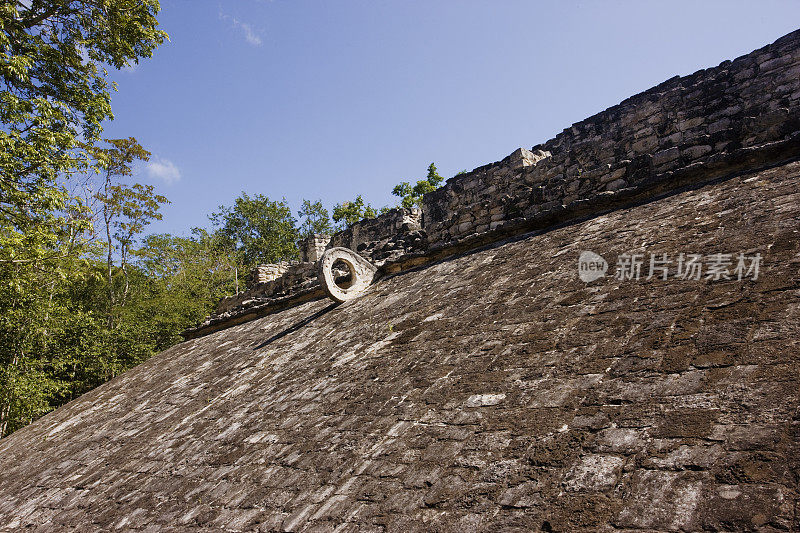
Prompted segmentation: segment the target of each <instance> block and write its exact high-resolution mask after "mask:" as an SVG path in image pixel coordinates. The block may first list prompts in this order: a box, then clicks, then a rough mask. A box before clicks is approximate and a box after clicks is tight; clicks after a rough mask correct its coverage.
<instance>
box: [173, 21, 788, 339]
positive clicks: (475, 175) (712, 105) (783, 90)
mask: <svg viewBox="0 0 800 533" xmlns="http://www.w3.org/2000/svg"><path fill="white" fill-rule="evenodd" d="M798 155H800V30H798V31H795V32H792V33H790V34H788V35H786V36H784V37H782V38H780V39H778V40H777V41H775V42H774V43H772V44H770V45H768V46H765V47H763V48H761V49H759V50H756V51H754V52H752V53H750V54H747V55H744V56H742V57H739V58H737V59H735V60H733V61H724V62H723V63H721V64H720V65H719V66H717V67H714V68H709V69H704V70H700V71H697V72H695V73H694V74H691V75H689V76H683V77H677V76H676V77H674V78H671V79H669V80H667V81H665V82H664V83H661V84H660V85H658V86H656V87H653V88H652V89H649V90H647V91H644V92H642V93H640V94H638V95H635V96H633V97H631V98H628V99H627V100H625V101H623V102H622V103H620V104H618V105H616V106H613V107H611V108H609V109H607V110H605V111H602V112H600V113H598V114H596V115H594V116H592V117H590V118H587V119H585V120H583V121H581V122H578V123H576V124H573V125H572V126H571V127H569V128H567V129H565V130H564V131H563V132H562V133H560V134H558V135H557V136H556V137H555V138H553V139H551V140H549V141H547V142H545V143H544V144H540V145H537V146H534V147H532V148H531V150H527V149H524V148H520V149H518V150H516V151H515V152H513V153H512V154H511V155H509V156H508V157H506V158H505V159H503V160H502V161H498V162H495V163H492V164H489V165H485V166H482V167H478V168H476V169H474V170H473V171H471V172H468V173H465V174H461V175H458V176H456V177H454V178H451V179H449V180H447V182H446V184H445V185H444V186H443V187H441V188H439V189H437V190H436V191H433V192H431V193H428V194H426V195H425V196H424V197H423V199H422V208H421V211H420V210H419V209H411V210H409V209H403V208H396V209H392V210H390V211H389V212H387V213H384V214H382V215H380V216H378V217H376V218H372V219H366V220H362V221H360V222H358V223H356V224H353V225H352V226H350V227H349V228H347V229H346V230H344V231H341V232H338V233H336V234H335V235H333V236H332V238H330V239H329V241H328V244H327V246H328V247H334V246H343V247H346V248H350V249H352V250H354V251H356V252H358V253H359V254H361V255H362V256H363V257H364V258H365V259H367V260H369V261H371V262H372V263H373V264H375V265H376V266H378V267H379V268H380V272H382V273H394V272H398V271H401V270H405V269H407V268H411V267H415V266H418V265H420V264H423V263H425V262H429V261H433V260H437V259H440V258H442V257H444V256H447V255H452V254H454V253H459V252H463V251H465V250H468V249H472V248H475V247H478V246H481V245H484V244H487V243H490V242H494V241H498V240H501V239H503V238H507V237H508V236H511V235H515V234H520V233H525V232H530V231H537V230H543V229H546V228H551V227H554V226H556V225H559V224H563V223H566V222H569V221H574V220H580V219H583V218H587V217H590V216H596V215H598V214H601V213H604V212H608V211H611V210H614V209H618V208H621V207H624V206H628V205H632V204H636V203H641V202H643V201H648V200H652V199H654V198H657V197H658V196H660V195H664V194H668V193H672V192H676V191H680V190H683V189H686V188H690V187H697V186H700V185H703V184H705V183H708V182H710V181H713V180H716V179H722V178H725V177H731V176H733V175H735V174H736V172H739V171H744V170H752V169H754V168H759V167H766V166H770V165H773V164H776V163H778V162H781V161H786V160H789V159H792V158H795V157H797V156H798ZM310 239H311V240H313V242H311V241H308V242H306V243H301V246H300V248H301V250H303V254H302V258H301V259H302V260H303V261H301V262H299V263H296V264H293V265H290V266H288V268H287V269H286V273H285V274H283V276H282V277H280V278H278V279H276V280H273V281H270V282H268V283H259V284H256V285H254V286H251V287H250V288H249V289H248V290H247V291H246V292H245V293H242V294H239V295H236V296H233V297H230V298H226V299H224V300H223V301H222V302H221V303H220V306H219V308H218V309H217V313H216V314H215V315H212V316H211V317H209V318H208V319H207V320H206V321H205V322H204V323H203V324H202V325H201V326H199V327H198V328H195V329H194V330H190V331H188V332H186V333H185V336H187V338H191V337H195V336H198V335H202V334H205V333H207V332H211V331H214V330H216V329H221V328H222V327H227V325H233V324H235V323H238V322H240V321H241V320H242V319H243V318H242V317H246V316H250V317H252V318H256V317H258V316H263V315H264V314H267V313H269V312H270V310H271V309H274V310H279V309H282V308H284V306H286V305H290V304H291V301H292V299H293V298H297V299H298V301H301V300H305V299H308V298H316V297H322V296H323V291H322V289H321V287H320V285H319V283H318V282H317V280H316V270H315V268H314V262H315V261H316V260H317V259H318V257H317V255H318V253H316V252H313V251H311V252H310V251H309V250H312V249H315V247H316V248H317V249H318V248H319V246H320V243H321V242H325V240H327V239H328V238H327V237H324V240H321V239H323V238H322V237H321V236H311V237H310ZM312 256H313V257H312Z"/></svg>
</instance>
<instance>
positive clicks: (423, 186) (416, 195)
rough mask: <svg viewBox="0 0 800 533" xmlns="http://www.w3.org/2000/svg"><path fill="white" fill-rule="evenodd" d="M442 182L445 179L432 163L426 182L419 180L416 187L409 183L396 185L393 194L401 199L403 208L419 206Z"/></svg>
mask: <svg viewBox="0 0 800 533" xmlns="http://www.w3.org/2000/svg"><path fill="white" fill-rule="evenodd" d="M442 181H444V178H443V177H442V176H440V175H439V173H438V172H437V170H436V165H434V164H433V163H431V164H430V165H429V166H428V175H427V177H426V178H425V179H424V180H418V181H417V183H416V184H415V185H414V186H412V185H411V184H410V183H409V182H407V181H404V182H401V183H400V184H398V185H395V187H394V189H392V194H393V195H395V196H399V197H400V205H401V206H402V207H405V208H410V207H413V206H415V205H416V206H419V205H421V202H422V195H424V194H425V193H429V192H432V191H435V190H436V189H437V188H438V187H439V184H440V183H442Z"/></svg>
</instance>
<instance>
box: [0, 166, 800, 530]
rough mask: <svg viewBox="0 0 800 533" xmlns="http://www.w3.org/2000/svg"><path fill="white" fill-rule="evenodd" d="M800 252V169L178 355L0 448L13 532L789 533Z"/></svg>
mask: <svg viewBox="0 0 800 533" xmlns="http://www.w3.org/2000/svg"><path fill="white" fill-rule="evenodd" d="M799 231H800V163H797V162H795V163H789V164H784V165H780V166H776V167H774V168H771V169H768V170H762V171H758V172H755V173H745V174H742V175H740V176H737V177H734V178H732V179H729V180H726V181H724V182H721V183H718V184H714V185H709V186H706V187H702V188H698V189H694V190H690V191H686V192H682V193H679V194H675V195H672V196H668V197H665V198H662V199H660V200H658V201H654V202H649V203H644V204H642V205H639V206H636V207H632V208H629V209H622V210H616V211H614V212H611V213H608V214H606V215H603V216H600V217H595V218H591V219H589V220H586V221H583V222H580V223H576V224H573V225H569V226H566V227H561V228H556V229H552V230H551V231H547V232H543V233H538V234H532V235H528V236H522V237H517V238H515V239H512V240H510V241H507V242H503V243H497V244H495V245H492V246H489V247H486V248H484V249H482V250H477V251H473V252H470V253H466V254H463V255H460V256H458V257H453V258H451V259H449V260H446V261H440V262H435V263H431V264H428V265H426V266H423V267H420V268H416V269H412V270H409V271H406V272H403V273H402V274H399V275H394V276H389V277H386V278H384V279H383V280H381V281H379V282H378V283H376V284H374V285H372V286H371V287H370V288H369V289H367V291H366V292H365V293H364V295H363V296H362V297H361V298H359V299H357V300H353V301H350V302H347V303H345V304H342V305H339V306H336V305H335V304H331V303H330V302H329V301H327V300H315V301H310V302H305V303H302V304H299V305H295V306H294V307H291V308H289V309H285V310H283V311H280V312H277V313H274V314H272V315H269V316H268V317H265V318H261V319H257V320H253V321H250V322H247V323H244V324H239V325H236V326H233V327H230V328H228V329H225V330H222V331H218V332H215V333H211V334H209V335H206V336H204V337H201V338H197V339H193V340H189V341H186V342H184V343H182V344H179V345H176V346H174V347H172V348H170V349H169V350H167V351H165V352H163V353H161V354H159V355H157V356H155V357H153V358H152V359H150V360H148V361H147V362H145V363H143V364H141V365H139V366H138V367H136V368H134V369H132V370H130V371H129V372H126V373H125V374H123V375H121V376H119V377H117V378H115V379H114V380H112V381H111V382H109V383H107V384H105V385H103V386H101V387H98V388H97V389H95V390H94V391H92V392H89V393H87V394H85V395H84V396H82V397H80V398H78V399H77V400H75V401H73V402H71V403H70V404H68V405H66V406H64V407H62V408H60V409H58V410H57V411H55V412H53V413H51V414H49V415H46V416H45V417H43V418H42V419H40V420H39V421H37V422H36V423H34V424H31V425H30V426H28V427H25V428H23V429H21V430H19V431H18V432H16V433H14V434H12V435H11V436H9V437H7V438H5V439H3V440H2V441H0V530H3V531H19V530H26V531H70V530H76V531H93V530H94V531H111V530H115V529H125V530H134V531H167V530H169V531H188V530H206V531H398V532H405V531H458V532H463V531H487V532H488V531H530V530H533V531H538V530H543V531H629V532H630V531H697V530H713V531H720V530H723V531H745V530H763V531H778V530H780V531H790V530H794V531H797V530H798V529H800V519H799V518H798V514H797V510H798V472H799V471H800V464H798V462H799V460H800V431H799V429H800V428H799V427H798V426H799V424H800V420H799V418H800V411H798V400H800V398H798V396H799V395H800V393H799V391H800V377H799V376H800V372H798V370H799V369H800V368H799V367H800V365H799V364H798V363H800V298H798V297H799V296H800V239H799V238H798V237H800V235H799V234H798V232H799ZM584 250H592V251H595V252H596V253H599V254H600V255H602V256H603V257H605V258H606V259H607V260H608V261H609V262H610V263H611V264H612V265H613V264H614V263H615V262H616V259H617V258H618V257H619V256H620V255H621V254H628V253H636V252H641V253H644V252H647V251H652V252H658V253H662V252H663V253H670V254H677V253H679V252H686V253H701V254H713V253H717V252H720V253H736V252H744V253H746V254H748V255H752V254H755V253H760V254H761V255H762V256H763V258H764V259H763V264H762V267H761V271H760V274H759V277H758V279H757V280H755V281H753V280H752V279H746V280H742V281H737V280H735V279H734V280H730V281H708V280H705V279H703V280H700V281H694V280H683V281H681V280H673V279H669V280H667V281H663V280H660V279H655V278H654V279H651V280H645V279H644V278H642V279H640V280H638V281H637V280H627V281H620V280H617V279H615V278H613V277H610V278H602V279H600V280H598V281H596V282H593V283H591V284H588V285H587V284H585V283H583V282H581V281H580V280H579V279H578V276H577V260H578V256H579V254H580V253H581V252H582V251H584Z"/></svg>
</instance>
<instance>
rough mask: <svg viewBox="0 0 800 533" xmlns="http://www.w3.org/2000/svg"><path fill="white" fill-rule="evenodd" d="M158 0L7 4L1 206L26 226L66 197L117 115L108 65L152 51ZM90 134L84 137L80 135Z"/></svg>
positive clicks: (0, 79) (0, 118)
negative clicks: (60, 180)
mask: <svg viewBox="0 0 800 533" xmlns="http://www.w3.org/2000/svg"><path fill="white" fill-rule="evenodd" d="M159 9H160V6H159V3H158V1H157V0H103V1H97V0H31V1H26V2H22V1H4V2H2V3H0V123H2V128H0V213H1V214H2V216H3V217H5V218H6V219H7V221H8V222H10V223H13V224H16V225H20V224H23V225H24V224H25V223H26V222H27V221H29V220H30V218H31V217H32V215H33V214H35V213H36V212H38V211H40V210H44V211H48V210H51V209H54V208H62V207H63V206H64V204H65V203H66V202H67V198H66V197H65V195H64V193H63V190H62V189H60V188H59V187H57V186H55V184H56V179H57V177H58V176H59V175H61V174H63V173H66V172H70V171H72V170H73V169H75V168H76V167H77V166H78V163H79V160H81V159H84V158H85V157H86V151H85V149H84V147H86V146H87V145H89V146H90V145H92V144H93V143H94V142H96V141H97V140H98V139H99V138H100V132H101V131H102V122H103V121H104V120H107V119H110V118H113V115H112V113H111V104H110V101H111V97H110V89H112V88H115V86H114V84H113V82H110V80H109V75H108V70H107V69H106V65H108V66H111V67H114V68H117V69H119V68H122V67H124V66H126V65H130V64H132V63H138V61H139V59H140V58H143V57H150V56H151V55H152V52H153V50H154V49H155V48H156V47H157V46H158V45H159V44H161V43H162V42H163V41H164V39H165V38H167V35H166V33H164V32H163V31H162V30H160V29H158V22H157V21H156V18H155V15H156V14H157V13H158V11H159ZM79 139H83V142H82V143H80V142H78V141H79Z"/></svg>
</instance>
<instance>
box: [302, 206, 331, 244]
mask: <svg viewBox="0 0 800 533" xmlns="http://www.w3.org/2000/svg"><path fill="white" fill-rule="evenodd" d="M297 216H298V217H300V218H301V219H302V220H303V222H302V224H301V225H300V237H302V238H305V237H307V236H309V235H311V234H312V233H321V234H324V235H330V234H331V233H333V225H332V224H331V219H330V216H329V215H328V210H327V209H325V207H324V206H323V205H322V202H321V201H319V200H318V201H316V202H311V201H309V200H303V207H302V208H301V209H300V211H298V212H297Z"/></svg>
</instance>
